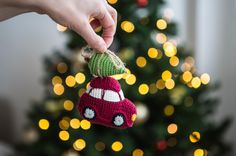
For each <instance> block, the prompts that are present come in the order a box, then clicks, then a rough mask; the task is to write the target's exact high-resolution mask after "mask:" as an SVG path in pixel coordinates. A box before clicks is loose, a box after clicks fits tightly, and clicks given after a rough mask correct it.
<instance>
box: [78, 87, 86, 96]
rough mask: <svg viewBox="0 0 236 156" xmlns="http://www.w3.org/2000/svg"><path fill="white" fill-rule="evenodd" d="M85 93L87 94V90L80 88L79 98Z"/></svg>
mask: <svg viewBox="0 0 236 156" xmlns="http://www.w3.org/2000/svg"><path fill="white" fill-rule="evenodd" d="M85 92H86V89H85V88H80V89H79V92H78V94H79V97H81V96H82V95H83V94H84V93H85Z"/></svg>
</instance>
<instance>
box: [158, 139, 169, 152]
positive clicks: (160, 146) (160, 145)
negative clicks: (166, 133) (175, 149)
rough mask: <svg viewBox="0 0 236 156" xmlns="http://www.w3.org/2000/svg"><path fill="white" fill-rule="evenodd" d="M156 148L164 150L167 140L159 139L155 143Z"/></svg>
mask: <svg viewBox="0 0 236 156" xmlns="http://www.w3.org/2000/svg"><path fill="white" fill-rule="evenodd" d="M156 147H157V150H159V151H164V150H165V149H166V148H167V142H166V141H165V140H162V141H159V142H157V144H156Z"/></svg>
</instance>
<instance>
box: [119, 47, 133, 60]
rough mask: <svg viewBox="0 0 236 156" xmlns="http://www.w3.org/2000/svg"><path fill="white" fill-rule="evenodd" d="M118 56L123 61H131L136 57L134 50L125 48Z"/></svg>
mask: <svg viewBox="0 0 236 156" xmlns="http://www.w3.org/2000/svg"><path fill="white" fill-rule="evenodd" d="M118 56H119V57H120V58H121V60H122V61H127V60H130V59H132V58H133V57H134V50H133V49H132V48H123V49H121V51H120V52H119V53H118Z"/></svg>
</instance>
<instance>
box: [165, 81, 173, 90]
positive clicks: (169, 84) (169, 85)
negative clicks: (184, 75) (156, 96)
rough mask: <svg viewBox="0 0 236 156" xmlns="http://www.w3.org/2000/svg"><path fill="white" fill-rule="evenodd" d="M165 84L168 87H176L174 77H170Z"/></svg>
mask: <svg viewBox="0 0 236 156" xmlns="http://www.w3.org/2000/svg"><path fill="white" fill-rule="evenodd" d="M165 86H166V88H167V89H173V88H174V87H175V81H174V80H173V79H168V80H166V82H165Z"/></svg>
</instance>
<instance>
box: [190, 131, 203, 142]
mask: <svg viewBox="0 0 236 156" xmlns="http://www.w3.org/2000/svg"><path fill="white" fill-rule="evenodd" d="M200 139H201V134H200V133H199V132H197V131H195V132H192V133H191V134H190V135H189V140H190V141H191V142H192V143H196V142H198V141H199V140H200Z"/></svg>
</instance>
